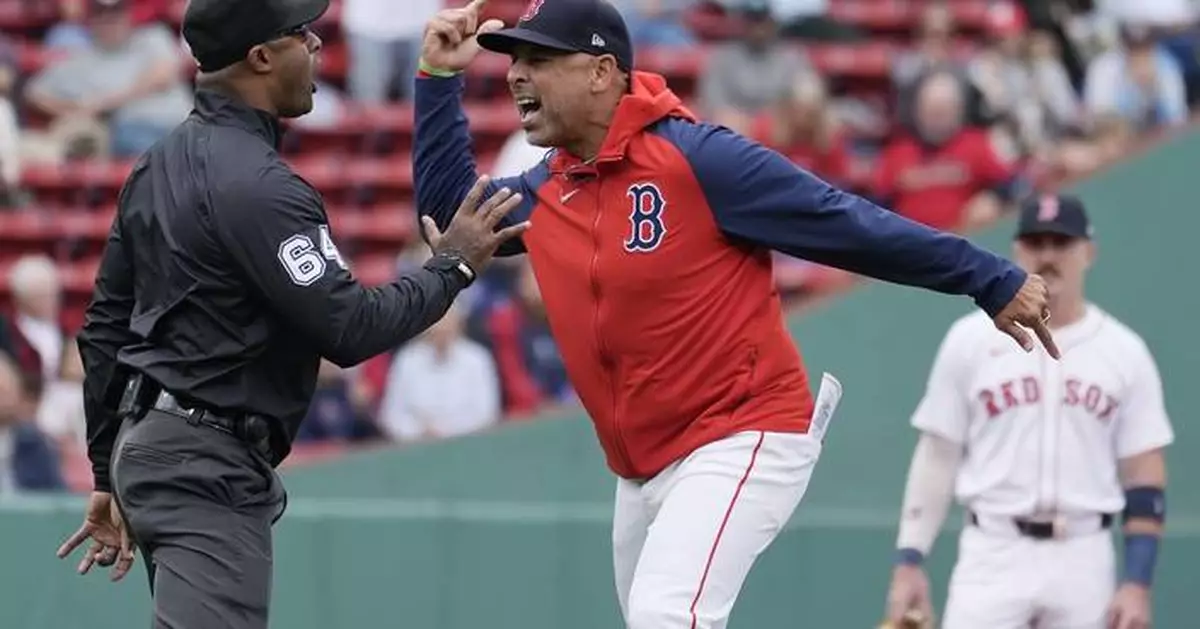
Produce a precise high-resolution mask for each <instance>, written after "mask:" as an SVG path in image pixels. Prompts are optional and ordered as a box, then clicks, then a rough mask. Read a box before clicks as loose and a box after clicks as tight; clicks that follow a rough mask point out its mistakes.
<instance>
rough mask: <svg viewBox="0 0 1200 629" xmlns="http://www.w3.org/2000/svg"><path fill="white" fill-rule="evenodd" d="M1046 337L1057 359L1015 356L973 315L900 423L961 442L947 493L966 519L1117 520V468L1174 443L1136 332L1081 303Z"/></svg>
mask: <svg viewBox="0 0 1200 629" xmlns="http://www.w3.org/2000/svg"><path fill="white" fill-rule="evenodd" d="M1054 336H1055V340H1056V341H1057V343H1058V346H1059V348H1060V349H1062V351H1063V356H1062V359H1061V361H1055V360H1054V359H1053V358H1050V357H1049V355H1048V354H1046V353H1045V351H1044V350H1043V349H1042V348H1041V347H1040V346H1039V348H1038V349H1037V350H1035V351H1034V352H1030V353H1026V352H1025V351H1024V350H1022V349H1021V348H1020V347H1018V346H1017V345H1016V344H1015V343H1014V342H1013V340H1012V339H1011V338H1010V337H1008V336H1006V335H1004V334H1003V333H1001V332H999V331H998V330H996V328H995V325H994V324H993V323H992V321H991V320H990V319H989V318H988V317H987V316H986V315H985V314H984V313H982V312H975V313H972V314H970V315H968V316H965V317H963V318H961V319H959V320H958V321H956V322H955V323H954V325H953V326H951V328H950V330H949V332H948V333H947V334H946V336H945V338H944V340H943V341H942V345H941V347H940V349H939V350H938V354H937V358H936V359H935V361H934V365H933V369H932V371H931V373H930V376H929V382H928V385H927V389H926V391H925V395H924V398H923V399H922V400H921V403H920V405H919V406H918V407H917V410H916V412H915V414H914V415H913V417H912V424H913V426H914V427H916V428H918V429H919V430H921V431H924V432H928V433H933V434H936V435H939V436H941V437H943V438H946V439H949V440H951V441H954V442H956V443H960V444H962V445H963V446H964V450H965V455H964V458H963V464H962V467H961V468H960V469H959V474H958V478H957V479H956V483H955V494H956V497H957V498H958V500H959V502H960V503H961V504H963V505H964V506H966V507H967V508H969V509H971V510H973V511H976V512H978V513H980V514H985V515H992V516H1013V517H1016V516H1025V517H1028V516H1033V515H1045V514H1050V513H1060V514H1095V513H1117V512H1120V511H1121V510H1122V509H1123V508H1124V495H1123V492H1122V489H1121V484H1120V480H1119V478H1118V465H1117V462H1118V460H1120V459H1124V458H1126V457H1130V456H1133V455H1136V454H1139V453H1142V452H1146V451H1149V450H1152V449H1155V448H1159V447H1162V446H1166V445H1168V444H1170V443H1171V442H1172V441H1173V440H1174V433H1173V431H1172V428H1171V423H1170V420H1169V419H1168V417H1167V412H1166V408H1165V407H1164V404H1163V392H1162V382H1161V380H1160V379H1159V373H1158V368H1157V366H1156V365H1155V362H1154V359H1153V357H1152V356H1151V354H1150V351H1149V349H1148V348H1147V347H1146V345H1145V343H1144V342H1143V340H1142V339H1141V337H1140V336H1138V335H1137V333H1135V332H1133V331H1132V330H1131V329H1129V328H1128V327H1126V326H1125V325H1123V324H1122V323H1120V322H1119V321H1117V320H1116V319H1114V318H1113V317H1112V316H1110V315H1109V314H1107V313H1106V312H1104V311H1103V310H1101V309H1100V308H1098V307H1096V306H1095V305H1092V304H1089V305H1088V308H1087V314H1086V315H1085V316H1084V318H1083V319H1082V320H1080V321H1078V322H1076V323H1073V324H1071V325H1069V326H1064V327H1062V328H1060V329H1058V330H1055V331H1054Z"/></svg>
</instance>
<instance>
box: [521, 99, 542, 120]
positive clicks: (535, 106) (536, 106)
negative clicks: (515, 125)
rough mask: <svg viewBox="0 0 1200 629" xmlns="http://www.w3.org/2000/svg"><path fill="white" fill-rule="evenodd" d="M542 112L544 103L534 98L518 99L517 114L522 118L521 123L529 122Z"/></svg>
mask: <svg viewBox="0 0 1200 629" xmlns="http://www.w3.org/2000/svg"><path fill="white" fill-rule="evenodd" d="M541 110H542V101H540V100H538V99H536V98H534V97H532V96H518V97H517V113H518V114H520V116H521V122H528V121H529V120H531V119H532V118H533V117H534V116H535V115H536V114H537V113H538V112H539V111H541Z"/></svg>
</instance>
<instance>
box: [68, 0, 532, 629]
mask: <svg viewBox="0 0 1200 629" xmlns="http://www.w3.org/2000/svg"><path fill="white" fill-rule="evenodd" d="M328 5H329V0H191V2H190V4H189V5H188V7H187V11H186V13H185V15H184V23H183V34H184V38H185V39H186V40H187V42H188V44H189V46H190V47H191V50H192V54H193V56H195V58H196V60H197V62H198V64H199V69H200V75H199V76H198V78H197V92H196V103H195V108H194V110H193V112H192V114H191V116H190V117H189V118H188V119H187V121H185V122H184V123H182V124H181V125H180V126H179V127H178V128H176V129H175V130H174V131H172V132H171V133H170V134H169V135H168V136H167V137H166V138H165V139H164V140H162V141H161V142H159V143H158V144H157V145H156V146H155V147H153V148H152V149H150V150H149V151H148V152H147V153H146V154H145V155H143V156H142V158H141V159H140V160H139V161H138V162H137V164H136V165H135V166H134V168H133V171H132V172H131V174H130V175H129V178H128V179H127V181H126V182H125V186H124V188H123V189H122V191H121V194H120V199H119V202H118V209H117V215H116V218H115V219H114V221H113V225H112V228H111V230H110V232H109V236H108V243H107V245H106V247H105V251H104V255H103V259H102V262H101V265H100V270H99V274H98V277H97V280H96V287H95V293H94V295H93V299H92V302H91V304H90V305H89V307H88V309H87V313H86V319H85V323H84V326H83V329H82V331H81V332H80V334H79V348H80V352H81V354H82V357H83V362H84V367H85V369H86V373H87V376H86V380H85V382H84V388H85V406H86V414H87V432H88V455H89V458H90V459H91V462H92V468H93V472H94V477H95V479H94V483H95V487H94V492H93V494H92V496H91V500H90V504H89V507H88V511H87V514H86V517H85V520H84V524H83V526H82V527H81V528H80V530H79V531H78V532H77V533H75V534H74V535H73V536H72V537H71V538H70V539H68V540H67V541H66V542H65V543H64V544H63V546H62V547H61V548H60V549H59V556H60V557H65V556H66V555H68V554H69V553H71V552H72V550H73V549H74V548H76V547H77V546H79V545H81V544H83V543H84V542H85V541H89V540H90V542H89V543H88V544H87V549H86V551H85V555H84V557H83V560H82V561H81V562H80V565H79V571H80V572H81V573H86V572H87V571H88V570H89V569H90V568H91V567H92V566H93V565H94V564H97V563H98V564H100V565H105V566H109V565H114V564H115V565H114V567H113V572H112V576H113V578H114V579H119V578H121V577H122V576H124V575H125V574H126V573H127V572H128V571H129V569H130V567H131V566H132V564H133V559H134V549H135V548H136V549H140V551H141V552H142V554H143V555H144V556H145V557H146V560H147V571H148V572H149V575H150V588H151V592H152V593H153V596H154V625H153V626H155V627H171V628H173V629H209V628H214V629H215V628H217V627H220V628H222V629H252V628H253V629H259V628H265V627H267V610H268V606H269V599H270V594H271V566H272V561H271V525H272V524H273V523H274V522H275V520H277V519H278V518H279V517H280V515H282V513H283V510H284V504H285V493H284V489H283V487H282V486H281V484H280V480H279V477H278V476H277V475H276V473H275V470H274V468H275V466H277V465H278V464H279V462H280V461H282V460H283V459H284V457H285V456H287V454H288V451H289V449H290V446H291V441H292V438H293V437H294V435H295V434H296V430H297V428H298V425H299V423H300V421H301V420H302V418H303V417H304V415H305V413H306V411H307V408H308V405H309V402H310V399H311V396H312V394H313V389H314V387H315V382H316V376H317V369H318V364H319V362H320V359H321V357H325V358H328V359H329V360H331V361H333V362H334V363H337V364H339V365H342V366H348V365H353V364H355V363H358V362H361V361H363V360H365V359H367V358H369V357H371V356H374V355H376V354H379V353H381V352H384V351H387V350H389V349H391V348H393V347H395V346H397V345H399V344H400V343H402V342H404V341H405V340H407V339H409V338H411V337H412V336H414V335H416V334H417V333H419V332H421V331H423V330H424V329H426V328H427V327H429V326H430V325H432V324H433V323H434V322H435V321H437V320H438V319H439V318H440V317H441V316H442V315H443V314H444V313H445V311H446V310H447V308H448V307H449V306H450V304H451V302H452V301H453V300H454V297H455V296H456V295H457V294H458V292H459V291H460V290H462V289H463V288H465V287H466V286H467V285H468V284H469V283H470V282H471V281H472V280H473V279H474V277H475V274H476V273H477V272H478V271H479V270H480V269H481V267H482V266H483V265H484V264H485V263H486V262H487V260H489V259H490V258H491V256H492V255H493V254H494V253H495V252H496V250H497V248H498V247H499V246H500V245H501V244H502V243H504V242H505V241H507V240H509V239H511V238H515V237H517V236H518V235H519V234H520V233H521V232H522V231H524V229H526V228H527V227H528V225H527V224H520V225H516V226H513V227H511V228H505V229H503V230H500V231H496V226H497V225H498V223H499V220H500V218H501V217H502V216H503V215H505V214H506V213H507V212H509V211H510V210H511V209H512V208H514V207H515V206H516V204H517V203H518V202H519V201H520V198H519V196H518V195H515V194H512V193H511V192H509V191H501V192H500V193H498V194H496V195H495V196H493V197H491V198H489V199H487V200H486V201H483V200H482V195H483V190H484V185H486V180H481V181H480V182H479V183H478V184H477V185H476V187H475V189H474V191H473V192H472V194H470V195H468V197H467V199H466V200H465V201H464V202H463V206H462V207H461V208H459V210H458V215H457V217H456V219H455V220H454V222H452V223H451V224H450V226H449V227H448V228H447V230H446V233H445V234H442V233H440V232H438V231H437V229H436V227H432V226H430V225H429V224H428V223H427V224H426V236H427V238H428V240H429V242H430V245H431V246H432V248H433V251H434V256H433V258H432V259H431V260H430V262H429V263H427V264H426V265H425V267H424V268H423V269H421V270H418V271H417V272H415V273H413V274H410V275H408V276H405V277H403V278H401V279H399V280H398V281H396V282H393V283H391V284H388V285H385V286H382V287H378V288H366V287H364V286H362V285H360V284H359V283H358V282H356V281H355V279H354V278H353V277H352V276H351V274H350V272H349V270H348V269H347V267H346V264H345V261H344V260H343V259H342V257H341V255H340V254H339V253H338V249H337V247H336V245H335V244H334V239H333V235H332V234H331V232H330V230H329V227H328V218H327V217H326V214H325V209H324V207H323V204H322V201H321V197H320V195H319V194H318V193H317V191H316V190H314V189H313V188H312V187H311V186H310V185H309V184H308V183H307V182H305V181H304V180H303V179H302V178H300V177H299V176H298V175H296V174H295V173H294V172H293V171H292V170H291V169H290V168H289V167H288V165H287V164H286V163H285V162H284V161H283V160H282V159H281V158H280V156H279V153H278V148H279V141H280V136H281V132H282V130H281V128H280V119H281V118H294V117H297V116H302V115H304V114H306V113H308V112H309V111H310V110H311V109H312V93H313V91H314V84H313V78H314V76H313V73H314V62H315V56H316V54H317V53H318V51H319V50H320V48H321V40H320V39H319V38H318V37H317V35H316V34H315V33H313V32H312V31H310V30H309V28H308V27H309V24H311V23H312V22H314V21H315V20H316V19H317V18H319V17H320V16H321V15H322V14H324V13H325V11H326V9H327V8H328ZM481 201H483V202H482V203H481ZM114 496H115V499H114Z"/></svg>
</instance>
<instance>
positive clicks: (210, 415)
mask: <svg viewBox="0 0 1200 629" xmlns="http://www.w3.org/2000/svg"><path fill="white" fill-rule="evenodd" d="M153 408H154V409H155V410H159V411H162V412H164V413H170V414H172V415H176V416H179V417H182V418H183V419H186V420H187V421H188V422H190V423H192V424H202V425H205V426H208V427H210V428H215V429H217V430H220V431H221V432H225V433H229V434H230V435H233V436H234V437H237V438H238V439H241V440H242V441H245V442H246V443H248V444H250V446H251V447H253V448H254V449H255V450H256V451H257V452H258V453H259V454H261V455H262V456H263V457H264V458H266V459H267V460H268V461H274V459H273V458H272V452H271V439H270V434H271V432H270V427H269V426H267V424H266V421H265V420H263V419H262V418H260V417H243V418H237V419H235V418H232V417H228V416H225V415H221V414H218V413H214V412H212V411H209V410H207V409H203V408H196V407H188V406H184V405H183V404H182V403H180V402H179V399H178V398H176V397H175V396H174V395H171V394H170V393H168V392H167V391H159V393H158V396H157V397H156V398H155V400H154V404H153Z"/></svg>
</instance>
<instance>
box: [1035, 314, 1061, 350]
mask: <svg viewBox="0 0 1200 629" xmlns="http://www.w3.org/2000/svg"><path fill="white" fill-rule="evenodd" d="M1033 332H1034V334H1037V337H1038V340H1040V341H1041V342H1042V345H1044V346H1045V347H1046V351H1047V352H1048V353H1049V354H1050V355H1051V356H1053V357H1054V358H1055V360H1057V359H1059V358H1062V354H1061V353H1060V352H1059V351H1058V344H1057V343H1055V342H1054V335H1052V334H1050V328H1048V327H1046V321H1045V320H1041V321H1038V322H1037V323H1036V324H1034V326H1033Z"/></svg>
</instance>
